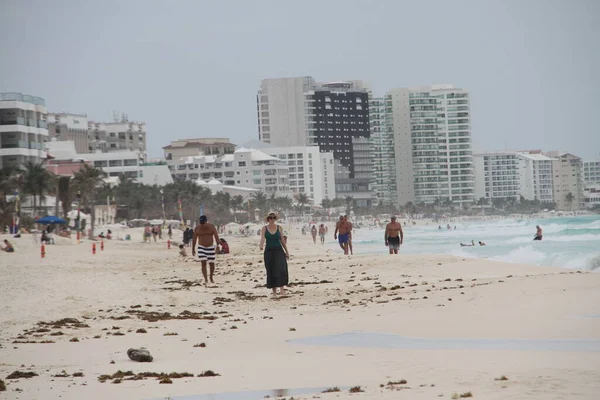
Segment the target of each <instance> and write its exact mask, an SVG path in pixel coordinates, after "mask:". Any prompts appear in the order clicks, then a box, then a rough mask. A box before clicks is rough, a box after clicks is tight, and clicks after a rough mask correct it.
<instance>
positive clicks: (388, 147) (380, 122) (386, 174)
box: [369, 94, 398, 204]
mask: <svg viewBox="0 0 600 400" xmlns="http://www.w3.org/2000/svg"><path fill="white" fill-rule="evenodd" d="M388 110H389V111H388ZM369 119H370V121H369V123H370V127H371V140H370V144H371V157H372V158H371V162H372V170H373V183H372V185H371V186H372V188H373V191H374V192H375V194H376V195H377V199H378V201H380V202H385V203H386V204H396V203H397V202H398V190H397V187H396V158H395V152H394V127H393V123H392V119H393V113H392V112H391V96H390V95H389V94H388V95H386V96H385V97H373V96H372V95H371V96H370V99H369Z"/></svg>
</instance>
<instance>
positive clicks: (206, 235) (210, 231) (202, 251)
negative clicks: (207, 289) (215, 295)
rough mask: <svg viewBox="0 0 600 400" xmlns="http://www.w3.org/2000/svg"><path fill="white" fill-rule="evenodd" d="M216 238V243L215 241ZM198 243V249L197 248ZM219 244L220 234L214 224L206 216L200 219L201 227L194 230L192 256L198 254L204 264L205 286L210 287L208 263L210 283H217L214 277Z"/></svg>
mask: <svg viewBox="0 0 600 400" xmlns="http://www.w3.org/2000/svg"><path fill="white" fill-rule="evenodd" d="M213 238H214V241H213ZM196 243H198V247H196ZM218 243H219V233H218V232H217V229H216V228H215V226H214V225H213V224H210V223H209V222H208V218H207V217H206V215H202V216H201V217H200V225H198V226H196V228H195V229H194V239H193V241H192V255H193V256H195V255H196V251H197V252H198V259H200V262H201V263H202V276H203V277H204V284H205V285H208V277H207V271H206V262H207V261H208V264H210V283H215V282H214V280H213V276H214V274H215V258H216V256H215V254H216V248H215V245H216V244H218Z"/></svg>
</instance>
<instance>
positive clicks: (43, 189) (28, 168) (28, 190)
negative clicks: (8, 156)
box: [23, 161, 55, 216]
mask: <svg viewBox="0 0 600 400" xmlns="http://www.w3.org/2000/svg"><path fill="white" fill-rule="evenodd" d="M23 181H24V186H23V193H25V194H29V195H31V196H33V215H34V216H36V215H37V201H38V199H39V200H40V204H43V203H44V202H45V201H46V194H47V193H49V192H51V191H52V190H53V189H54V187H55V185H54V174H52V173H51V172H50V171H48V170H47V169H46V168H44V165H43V164H42V163H34V162H31V161H28V162H27V163H26V164H25V170H24V171H23Z"/></svg>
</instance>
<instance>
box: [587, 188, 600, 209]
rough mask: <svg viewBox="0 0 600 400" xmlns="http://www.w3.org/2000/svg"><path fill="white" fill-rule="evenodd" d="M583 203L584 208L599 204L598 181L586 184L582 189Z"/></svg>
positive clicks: (599, 189)
mask: <svg viewBox="0 0 600 400" xmlns="http://www.w3.org/2000/svg"><path fill="white" fill-rule="evenodd" d="M583 204H584V206H585V208H593V207H594V206H600V183H589V184H586V185H585V187H584V189H583Z"/></svg>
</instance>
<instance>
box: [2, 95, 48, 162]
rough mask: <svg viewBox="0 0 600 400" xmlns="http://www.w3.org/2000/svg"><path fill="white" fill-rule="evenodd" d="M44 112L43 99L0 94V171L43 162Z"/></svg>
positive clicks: (44, 140) (45, 116)
mask: <svg viewBox="0 0 600 400" xmlns="http://www.w3.org/2000/svg"><path fill="white" fill-rule="evenodd" d="M47 116H48V111H47V110H46V103H45V101H44V99H42V98H40V97H35V96H29V95H25V94H21V93H0V168H6V167H18V168H19V167H23V166H24V165H25V164H26V163H27V162H34V163H40V162H42V161H43V160H45V159H46V156H47V155H46V152H45V150H44V143H45V142H46V141H47V140H48V124H47Z"/></svg>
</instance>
